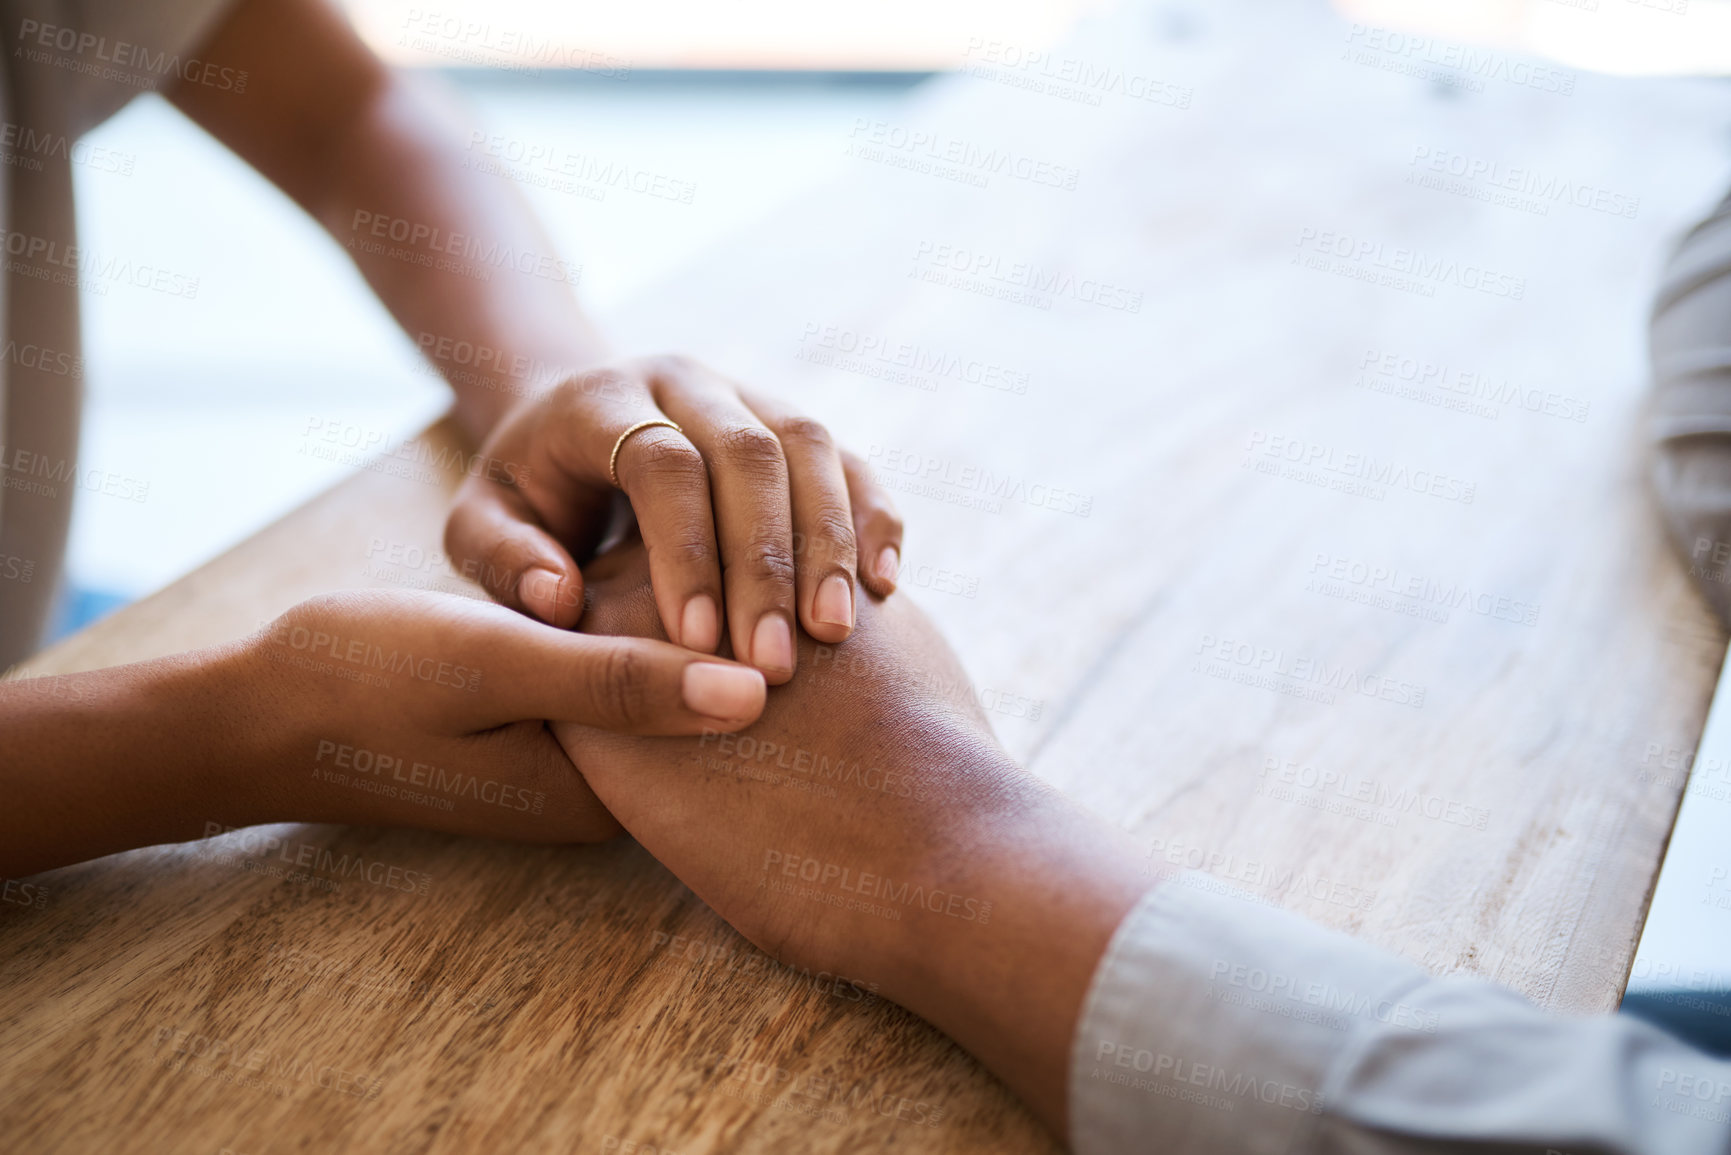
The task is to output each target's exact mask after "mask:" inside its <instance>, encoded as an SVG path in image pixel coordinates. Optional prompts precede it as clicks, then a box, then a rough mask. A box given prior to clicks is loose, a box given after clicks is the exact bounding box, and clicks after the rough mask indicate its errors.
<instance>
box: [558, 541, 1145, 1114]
mask: <svg viewBox="0 0 1731 1155" xmlns="http://www.w3.org/2000/svg"><path fill="white" fill-rule="evenodd" d="M588 590H589V601H590V604H589V607H588V609H587V612H586V613H585V616H584V619H583V628H584V629H585V630H590V631H595V632H599V633H609V634H628V635H634V636H648V637H654V636H656V635H657V632H658V628H659V627H658V621H657V615H656V613H655V608H654V604H653V596H652V593H651V591H650V588H649V581H648V560H647V557H646V556H645V554H644V551H643V549H642V548H641V546H640V545H639V544H637V543H626V544H624V545H622V546H621V547H619V548H618V549H615V550H614V551H612V552H610V553H609V554H607V555H605V556H604V557H602V558H600V559H598V560H597V561H596V563H595V564H594V565H593V566H591V567H590V569H589V571H588ZM801 649H802V653H801V669H800V674H799V676H798V677H797V678H795V679H794V680H793V681H792V682H791V683H789V684H787V685H786V686H782V687H779V688H776V689H773V690H771V691H770V695H769V702H768V704H767V706H766V707H765V709H764V712H763V715H762V717H761V718H760V719H759V720H758V721H757V722H756V723H755V724H753V725H752V726H750V727H748V728H746V729H744V730H742V731H740V732H739V733H738V734H737V735H732V736H722V735H704V736H700V737H698V738H697V739H695V740H694V739H691V738H630V737H624V736H621V735H618V734H610V733H607V732H604V731H601V730H597V729H594V728H590V727H584V726H581V725H571V724H555V725H554V726H553V727H552V730H553V733H554V734H555V735H557V737H558V739H559V741H560V743H561V744H562V745H563V746H564V748H565V749H566V751H567V752H568V753H569V754H570V755H571V759H572V761H573V762H574V763H575V764H576V765H577V767H578V768H579V769H580V770H581V771H582V773H583V775H584V777H585V778H586V779H587V781H588V783H589V785H590V788H591V789H593V790H594V792H595V794H596V796H597V797H598V798H599V799H600V800H601V801H602V802H603V803H604V804H605V805H606V806H607V808H608V809H609V810H610V811H611V812H612V813H613V815H614V817H615V818H616V819H617V820H618V821H619V823H620V824H621V825H622V826H624V828H625V829H626V830H627V831H628V832H630V833H631V834H632V835H633V836H634V837H635V838H636V839H637V840H638V841H639V842H641V843H642V844H643V845H644V846H645V847H646V848H648V849H649V850H650V852H651V853H653V854H654V855H655V856H656V857H657V858H658V859H660V860H661V862H662V863H663V864H665V865H666V866H667V867H668V869H670V870H671V871H673V873H674V874H676V875H678V876H679V878H680V880H681V881H683V882H684V883H685V884H686V885H687V886H689V887H690V888H691V889H692V890H693V891H694V892H695V893H696V894H698V895H699V896H700V897H702V898H703V899H704V900H705V901H706V902H708V903H709V904H710V905H711V906H713V907H714V908H715V910H716V911H717V912H718V913H719V914H721V916H722V917H723V918H725V919H727V921H728V922H729V923H731V924H732V925H733V926H734V927H735V928H736V929H737V930H738V931H739V932H740V933H741V934H743V935H744V936H745V937H746V938H748V939H750V940H751V941H752V942H753V943H755V944H756V945H758V946H759V947H761V948H762V949H764V950H765V951H767V952H769V953H770V954H772V955H774V956H775V957H777V958H779V959H781V960H782V961H784V962H788V963H792V964H794V965H797V966H804V967H809V968H811V969H814V970H816V969H829V970H833V971H836V973H845V974H853V975H859V976H861V977H863V978H866V979H869V980H873V981H877V982H879V983H880V987H881V990H882V992H883V993H884V994H885V995H886V996H887V997H889V998H891V999H893V1000H895V1001H897V1002H899V1003H901V1004H902V1005H903V1006H906V1007H907V1008H908V1009H910V1010H912V1011H914V1012H915V1013H917V1014H919V1015H921V1016H923V1017H925V1018H926V1019H928V1020H929V1021H931V1022H932V1023H933V1024H934V1025H935V1026H937V1027H939V1028H940V1029H942V1030H944V1031H945V1032H946V1033H948V1034H949V1035H951V1036H952V1037H953V1038H955V1039H956V1041H957V1042H959V1043H961V1044H962V1046H964V1047H966V1048H967V1049H968V1050H969V1051H971V1052H972V1053H973V1054H974V1055H975V1056H976V1057H977V1058H978V1059H980V1061H981V1062H983V1063H984V1064H986V1066H988V1067H990V1068H991V1069H992V1070H993V1071H994V1072H996V1073H997V1074H998V1075H999V1077H1001V1078H1002V1079H1003V1080H1004V1081H1005V1082H1006V1083H1007V1084H1009V1086H1010V1087H1011V1089H1013V1090H1014V1091H1016V1092H1017V1093H1018V1094H1019V1095H1021V1096H1022V1098H1023V1099H1024V1101H1025V1102H1027V1104H1028V1105H1029V1107H1030V1108H1031V1109H1032V1110H1033V1111H1034V1112H1035V1114H1036V1115H1038V1116H1039V1117H1040V1119H1041V1120H1042V1121H1043V1122H1044V1123H1045V1124H1046V1125H1047V1126H1048V1127H1050V1128H1051V1129H1052V1131H1053V1132H1054V1133H1055V1134H1057V1135H1059V1136H1062V1135H1064V1134H1065V1124H1066V1093H1067V1089H1066V1079H1067V1070H1068V1064H1069V1053H1070V1043H1071V1039H1072V1038H1073V1036H1074V1031H1075V1023H1076V1019H1077V1016H1078V1014H1079V1011H1080V1007H1081V1003H1082V999H1083V996H1084V995H1085V994H1086V991H1087V987H1088V983H1089V981H1090V979H1091V978H1092V976H1093V972H1094V969H1095V966H1096V964H1097V963H1098V961H1099V958H1100V956H1101V954H1102V953H1103V952H1104V950H1105V948H1106V944H1107V942H1108V941H1109V940H1110V938H1111V935H1112V932H1113V930H1114V929H1115V928H1116V927H1117V925H1118V923H1119V922H1120V921H1121V920H1122V918H1123V916H1124V915H1125V914H1126V913H1127V912H1128V911H1129V909H1130V907H1131V906H1132V905H1134V903H1135V901H1136V899H1137V898H1138V897H1139V896H1140V894H1141V892H1142V891H1143V890H1144V889H1145V888H1146V885H1147V884H1146V882H1145V881H1143V880H1141V879H1139V877H1138V872H1137V859H1136V852H1135V849H1134V848H1133V847H1131V846H1129V845H1128V844H1127V843H1126V842H1125V840H1124V838H1123V836H1122V834H1121V833H1120V832H1119V831H1118V830H1117V829H1116V828H1114V827H1111V826H1109V825H1108V824H1106V823H1103V822H1101V821H1100V820H1098V819H1097V818H1094V817H1093V816H1091V815H1089V814H1087V813H1085V812H1083V811H1081V810H1079V809H1078V808H1077V807H1075V806H1074V805H1072V804H1071V803H1070V802H1068V801H1067V800H1066V799H1064V798H1063V797H1062V796H1061V795H1059V794H1058V793H1057V792H1056V791H1054V790H1052V789H1051V788H1050V787H1048V786H1046V785H1045V784H1044V783H1042V782H1041V781H1040V780H1039V779H1037V778H1035V777H1033V776H1032V775H1030V774H1028V773H1027V772H1025V771H1023V770H1022V769H1021V768H1020V767H1018V766H1016V764H1015V763H1014V762H1013V761H1011V759H1010V758H1009V757H1008V756H1007V755H1006V754H1005V753H1004V752H1003V751H1002V749H1000V748H999V746H998V745H997V743H996V741H995V740H994V739H993V737H992V734H991V731H990V729H989V727H988V726H987V724H986V721H985V719H984V717H983V715H982V714H981V712H980V710H979V709H978V707H977V705H976V704H974V702H973V701H972V699H971V695H970V693H969V691H968V690H967V682H966V679H965V677H964V675H963V673H962V671H961V668H960V666H959V665H958V663H957V662H956V660H955V657H954V655H953V654H952V653H951V652H950V650H949V648H948V647H947V646H946V645H945V643H944V641H943V639H942V637H941V636H939V634H938V633H937V631H936V630H934V629H933V628H932V626H931V624H930V623H929V622H928V621H927V620H926V619H925V617H924V616H923V615H921V614H920V612H919V611H918V610H917V609H916V608H915V607H914V606H913V605H912V604H911V603H910V602H908V601H907V600H906V599H905V598H901V597H891V598H889V599H887V600H881V601H880V600H878V599H870V600H868V601H866V602H864V603H863V604H862V606H861V612H860V616H859V623H858V625H857V627H856V629H855V631H854V634H853V636H852V637H851V638H850V639H849V640H848V641H847V642H846V643H845V644H844V645H841V646H828V645H823V644H820V643H817V642H815V641H814V640H812V639H810V638H805V639H802V641H801ZM766 744H767V745H766ZM777 779H779V780H777ZM801 780H806V781H808V782H827V783H829V784H831V785H833V787H834V789H835V791H836V795H835V796H833V797H831V796H825V795H824V794H822V793H820V792H817V791H813V790H809V789H802V788H801ZM868 875H869V876H870V877H869V878H868V877H867V876H868ZM904 883H905V884H908V889H907V890H905V891H904V890H902V889H901V888H902V886H903V884H904ZM914 886H919V887H920V888H921V891H920V897H918V898H913V899H910V898H909V897H908V896H910V895H913V894H914V893H915V892H914V891H913V889H912V888H913V887H914ZM850 902H853V903H855V906H854V907H853V908H851V909H850V908H849V906H848V904H849V903H850ZM988 903H989V904H990V907H989V908H988V907H987V906H986V904H988ZM861 904H863V905H864V906H865V907H867V908H868V909H861V908H860V907H861ZM934 908H935V909H934ZM886 912H890V913H886Z"/></svg>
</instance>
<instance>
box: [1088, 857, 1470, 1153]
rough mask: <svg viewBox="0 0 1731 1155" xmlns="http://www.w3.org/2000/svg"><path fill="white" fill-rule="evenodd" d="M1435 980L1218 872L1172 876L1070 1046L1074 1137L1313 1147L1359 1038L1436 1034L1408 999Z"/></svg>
mask: <svg viewBox="0 0 1731 1155" xmlns="http://www.w3.org/2000/svg"><path fill="white" fill-rule="evenodd" d="M1428 981H1430V980H1429V977H1428V976H1427V975H1426V974H1425V972H1424V971H1422V970H1421V969H1419V968H1418V967H1416V966H1413V965H1412V964H1410V963H1407V962H1404V961H1402V960H1401V959H1399V958H1397V957H1395V956H1394V955H1391V954H1388V953H1387V952H1385V951H1381V950H1378V949H1376V948H1375V947H1372V946H1369V945H1367V944H1364V943H1360V942H1358V941H1356V940H1354V939H1352V938H1350V937H1348V936H1346V935H1342V934H1339V933H1336V932H1334V931H1330V930H1326V929H1324V928H1322V927H1320V926H1317V925H1315V924H1313V923H1310V922H1307V921H1306V920H1304V919H1302V918H1299V917H1298V916H1296V915H1293V914H1290V913H1288V912H1286V911H1283V910H1280V909H1278V908H1275V907H1271V906H1269V905H1267V904H1266V903H1264V902H1261V901H1259V900H1257V899H1254V898H1252V897H1250V896H1247V895H1243V894H1240V893H1238V892H1236V891H1234V890H1232V889H1231V888H1229V887H1227V886H1225V885H1224V884H1222V883H1221V882H1220V881H1219V880H1218V879H1215V878H1213V877H1212V876H1210V875H1207V874H1200V873H1195V872H1190V873H1185V874H1180V875H1177V876H1175V877H1173V878H1171V879H1169V880H1167V881H1166V882H1164V883H1163V884H1161V885H1160V886H1158V887H1156V888H1155V889H1154V890H1152V891H1150V892H1149V893H1148V894H1147V895H1145V896H1143V898H1142V900H1141V902H1139V903H1138V904H1137V906H1136V907H1135V908H1134V909H1133V910H1132V911H1131V913H1130V914H1129V915H1128V916H1127V917H1126V918H1125V920H1124V922H1123V923H1122V924H1121V925H1120V926H1119V928H1118V931H1117V933H1116V934H1115V935H1114V936H1113V939H1112V942H1111V944H1110V946H1109V947H1108V948H1107V950H1106V953H1105V955H1104V956H1102V958H1101V960H1100V964H1099V967H1098V969H1097V970H1096V971H1095V975H1094V981H1093V984H1092V986H1091V988H1090V990H1089V992H1088V997H1087V999H1086V1001H1085V1002H1084V1003H1083V1007H1082V1013H1081V1016H1080V1018H1079V1020H1078V1022H1077V1027H1076V1037H1075V1042H1074V1048H1073V1051H1072V1055H1071V1064H1070V1132H1071V1147H1072V1149H1073V1150H1074V1151H1075V1152H1076V1153H1077V1155H1121V1153H1123V1152H1127V1151H1158V1152H1161V1153H1163V1155H1188V1153H1190V1152H1196V1153H1197V1155H1203V1153H1206V1155H1215V1153H1217V1152H1221V1151H1242V1152H1249V1153H1253V1155H1254V1153H1260V1152H1271V1153H1272V1152H1290V1151H1294V1150H1304V1149H1305V1148H1306V1147H1307V1146H1308V1145H1309V1144H1310V1143H1311V1142H1312V1140H1313V1138H1314V1136H1315V1132H1316V1130H1317V1128H1318V1126H1319V1125H1320V1121H1321V1118H1322V1116H1323V1113H1324V1111H1325V1109H1326V1107H1327V1099H1326V1082H1327V1079H1328V1075H1329V1072H1330V1070H1331V1069H1332V1068H1333V1067H1334V1066H1335V1064H1336V1062H1337V1061H1338V1060H1339V1059H1340V1057H1341V1056H1342V1055H1343V1054H1345V1053H1346V1052H1348V1051H1349V1050H1350V1049H1351V1048H1352V1047H1353V1045H1354V1040H1355V1037H1356V1036H1359V1035H1361V1034H1363V1033H1364V1032H1365V1031H1366V1030H1369V1029H1375V1028H1378V1027H1394V1028H1400V1029H1407V1030H1412V1031H1419V1032H1422V1031H1426V1030H1430V1031H1434V1030H1435V1029H1436V1022H1435V1018H1436V1016H1435V1012H1431V1011H1426V1010H1424V1009H1422V1008H1421V1007H1420V1006H1419V1005H1417V1004H1416V1003H1414V1002H1410V1001H1408V1000H1407V999H1406V996H1407V995H1408V994H1409V993H1411V992H1413V991H1414V990H1415V989H1416V988H1418V987H1420V986H1421V985H1423V984H1424V983H1426V982H1428Z"/></svg>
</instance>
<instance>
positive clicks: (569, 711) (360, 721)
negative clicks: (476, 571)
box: [239, 593, 765, 842]
mask: <svg viewBox="0 0 1731 1155" xmlns="http://www.w3.org/2000/svg"><path fill="white" fill-rule="evenodd" d="M240 664H241V666H242V668H243V671H244V672H243V673H242V674H241V675H240V679H239V680H240V681H241V682H242V683H243V684H246V685H250V686H251V687H253V694H252V699H253V703H254V704H253V707H252V708H253V711H254V713H255V715H257V716H261V717H263V718H265V719H267V721H266V722H265V723H264V724H263V725H259V726H256V727H254V728H253V733H254V734H255V735H256V737H257V738H258V739H261V740H262V741H261V742H260V748H258V749H257V750H256V753H255V757H254V759H253V764H254V765H255V766H256V767H268V768H269V771H268V773H267V774H265V775H263V776H262V780H263V784H264V788H265V794H264V796H263V797H262V798H260V799H259V801H258V802H257V803H256V804H255V809H256V810H257V811H258V812H259V813H261V814H264V815H267V816H268V819H271V820H296V821H340V822H354V823H365V824H370V825H407V826H417V827H425V828H429V829H435V830H445V831H450V832H453V833H463V834H479V835H486V836H491V837H503V838H515V839H523V840H529V841H546V842H575V841H591V840H596V839H602V838H610V837H612V836H613V835H615V834H617V833H618V830H619V828H618V826H617V824H616V823H615V822H614V821H613V818H612V816H611V815H609V814H608V813H607V811H606V809H605V808H604V807H603V806H602V805H601V804H600V803H599V802H597V801H596V799H595V795H594V794H593V793H591V791H590V790H589V787H588V785H587V783H585V782H584V780H583V777H582V775H581V774H579V773H578V772H577V770H576V768H575V767H573V766H572V764H571V762H570V760H569V759H568V758H567V757H566V756H565V754H564V752H563V751H562V750H561V749H560V747H559V744H558V742H557V741H555V740H554V738H553V735H552V733H551V732H550V731H549V730H548V728H547V725H546V722H545V721H544V719H556V720H567V721H580V722H582V723H584V724H586V725H590V726H597V727H601V728H603V729H605V730H608V731H610V732H615V733H634V734H645V735H675V734H698V733H703V732H713V731H716V730H723V731H732V730H737V729H739V728H741V727H743V726H745V725H747V724H749V723H750V722H751V721H752V720H754V719H755V718H756V717H757V716H758V714H759V713H760V712H761V711H762V709H763V703H764V696H765V688H764V682H763V677H762V675H761V674H759V673H758V672H757V671H756V670H753V669H751V668H750V667H748V666H743V665H740V664H738V663H734V662H728V661H725V660H723V659H720V658H714V657H706V656H701V655H697V654H694V653H692V652H691V651H689V650H685V649H682V648H680V647H677V646H673V645H670V644H668V643H666V642H660V641H648V640H642V639H626V638H593V637H587V636H584V635H581V634H574V633H569V632H567V631H564V630H559V629H554V628H552V627H549V626H546V625H542V624H541V623H539V622H535V621H532V620H530V619H528V618H526V617H523V616H522V615H520V614H516V613H513V612H511V611H510V610H507V609H504V608H503V607H500V606H496V605H492V604H489V603H487V602H482V601H478V600H474V599H469V598H463V597H456V596H452V595H444V594H383V593H349V594H336V595H330V596H326V597H320V598H315V599H313V600H311V601H308V602H304V603H302V604H301V605H298V606H296V607H294V608H293V609H292V610H290V611H289V612H288V613H286V614H284V615H283V616H282V617H280V618H278V619H277V620H276V621H275V622H273V623H272V624H271V625H270V626H269V627H267V628H266V629H265V630H263V631H262V632H261V633H259V634H257V635H255V636H254V637H253V638H252V639H250V640H249V642H248V643H246V645H245V646H244V647H243V649H242V654H241V657H240ZM263 820H266V819H265V818H255V821H263Z"/></svg>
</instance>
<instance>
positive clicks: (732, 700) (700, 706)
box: [679, 662, 765, 722]
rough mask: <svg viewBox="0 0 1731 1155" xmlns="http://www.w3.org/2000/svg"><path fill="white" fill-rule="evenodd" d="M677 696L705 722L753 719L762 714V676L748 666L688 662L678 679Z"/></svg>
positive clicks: (763, 691) (763, 692)
mask: <svg viewBox="0 0 1731 1155" xmlns="http://www.w3.org/2000/svg"><path fill="white" fill-rule="evenodd" d="M679 694H680V697H682V698H684V699H685V704H686V706H688V707H690V708H691V709H692V710H693V711H694V712H696V713H699V714H702V715H703V716H704V717H706V718H718V719H720V720H722V721H724V722H733V721H737V720H739V719H740V718H755V717H757V715H758V714H759V713H760V712H761V711H762V710H763V698H764V694H765V690H764V685H763V675H762V674H760V673H758V672H757V671H756V670H754V669H752V668H751V667H750V666H724V665H722V664H721V663H719V662H692V663H691V664H690V665H689V666H686V667H685V673H684V674H682V675H680V678H679Z"/></svg>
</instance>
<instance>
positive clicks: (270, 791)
mask: <svg viewBox="0 0 1731 1155" xmlns="http://www.w3.org/2000/svg"><path fill="white" fill-rule="evenodd" d="M287 652H288V651H286V649H285V647H282V646H278V645H276V644H275V643H274V642H273V641H272V637H271V634H270V632H269V630H266V631H264V632H261V633H258V634H255V635H253V636H252V637H250V638H247V639H246V640H244V641H241V642H236V643H234V644H232V645H228V646H221V647H217V648H215V649H212V650H208V651H206V652H205V653H204V654H203V655H202V657H203V659H204V660H203V661H202V662H201V672H202V674H203V676H204V680H205V686H204V692H205V694H206V695H207V701H208V705H207V707H206V709H207V712H208V722H207V724H208V725H209V726H210V728H211V731H212V732H213V734H215V735H216V737H217V743H218V745H219V746H220V748H221V750H222V751H223V755H222V759H221V765H220V766H219V767H217V768H216V769H215V771H214V775H215V777H216V778H217V780H218V796H220V797H221V798H223V799H224V800H225V807H226V810H227V811H228V813H229V814H231V815H232V818H223V817H222V816H219V815H213V816H212V820H213V821H214V820H217V819H218V818H221V820H222V821H224V822H225V824H226V825H230V826H249V825H258V824H260V823H265V822H287V821H293V820H297V819H301V818H303V817H304V816H302V815H300V814H298V813H297V812H296V807H295V806H294V804H293V802H294V791H293V789H292V783H291V782H290V780H289V776H288V775H287V773H286V771H285V766H284V754H285V752H286V751H289V750H296V749H303V748H306V747H307V746H308V745H309V744H310V735H311V733H312V727H311V725H310V719H309V718H308V717H307V715H308V712H309V710H308V706H307V703H306V702H305V701H304V700H303V699H304V698H305V695H304V694H302V693H300V692H299V690H298V688H297V682H298V681H299V679H296V678H295V677H293V676H292V675H293V674H294V673H295V671H293V670H292V669H289V668H287V667H285V666H284V665H283V664H282V661H281V659H282V658H283V657H284V656H286V654H287Z"/></svg>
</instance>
